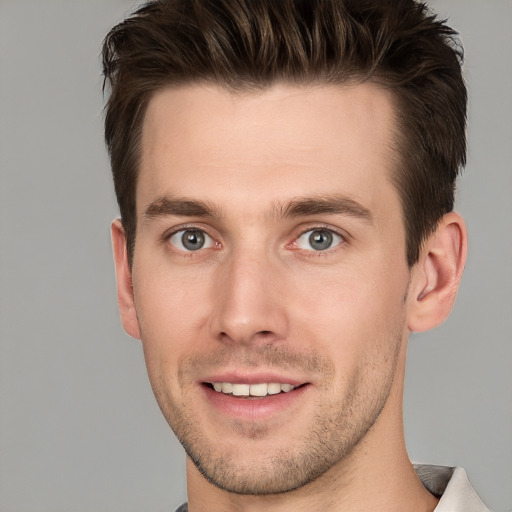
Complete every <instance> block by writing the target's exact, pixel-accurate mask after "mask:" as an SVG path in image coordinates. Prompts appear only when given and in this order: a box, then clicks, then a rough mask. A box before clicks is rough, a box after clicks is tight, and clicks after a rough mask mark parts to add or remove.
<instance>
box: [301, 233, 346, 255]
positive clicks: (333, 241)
mask: <svg viewBox="0 0 512 512" xmlns="http://www.w3.org/2000/svg"><path fill="white" fill-rule="evenodd" d="M341 242H343V238H342V237H341V236H340V235H338V234H337V233H335V232H334V231H331V230H330V229H311V230H310V231H306V232H305V233H303V234H302V235H301V236H300V237H299V238H297V242H296V245H297V247H298V248H299V249H306V250H309V251H311V250H313V251H325V250H327V249H331V248H332V247H336V246H337V245H339V244H340V243H341Z"/></svg>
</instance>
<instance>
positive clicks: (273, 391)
mask: <svg viewBox="0 0 512 512" xmlns="http://www.w3.org/2000/svg"><path fill="white" fill-rule="evenodd" d="M278 393H281V384H278V383H277V382H273V383H271V384H269V385H268V394H269V395H277V394H278Z"/></svg>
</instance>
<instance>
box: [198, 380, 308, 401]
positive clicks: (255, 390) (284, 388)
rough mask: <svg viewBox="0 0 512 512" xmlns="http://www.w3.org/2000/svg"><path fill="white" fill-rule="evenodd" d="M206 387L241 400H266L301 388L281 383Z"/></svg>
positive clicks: (219, 384) (211, 384) (209, 385)
mask: <svg viewBox="0 0 512 512" xmlns="http://www.w3.org/2000/svg"><path fill="white" fill-rule="evenodd" d="M205 385H206V386H208V387H209V388H210V389H213V390H215V391H216V392H217V393H221V394H223V395H229V396H234V397H240V398H264V397H266V396H271V395H278V394H280V393H289V392H290V391H293V390H294V389H297V388H300V387H302V386H304V385H305V384H302V385H300V386H293V385H292V384H286V383H284V384H281V383H279V382H269V383H266V382H262V383H257V384H233V383H231V382H205Z"/></svg>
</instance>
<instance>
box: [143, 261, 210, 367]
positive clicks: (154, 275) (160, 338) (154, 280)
mask: <svg viewBox="0 0 512 512" xmlns="http://www.w3.org/2000/svg"><path fill="white" fill-rule="evenodd" d="M151 270H152V271H151V272H144V271H143V269H141V271H140V272H139V273H137V272H135V269H134V275H133V281H134V296H135V305H136V309H137V316H138V320H139V324H140V329H141V338H142V343H143V345H144V352H145V355H146V358H147V360H149V361H148V362H150V361H153V360H155V359H158V360H159V361H160V362H161V363H162V364H164V363H165V362H166V361H168V360H175V359H177V358H178V357H179V356H180V354H181V353H182V352H183V351H186V350H187V347H190V341H191V339H195V340H197V339H198V338H201V337H202V335H205V333H204V332H203V330H204V328H205V327H206V326H207V323H208V322H207V320H208V317H209V305H210V303H211V299H210V291H209V290H210V287H209V286H208V283H207V280H205V279H204V276H201V275H199V274H198V273H195V274H193V273H186V274H185V275H184V273H183V272H169V271H168V270H165V271H158V269H156V270H155V268H154V267H153V268H152V269H151ZM139 276H140V279H139Z"/></svg>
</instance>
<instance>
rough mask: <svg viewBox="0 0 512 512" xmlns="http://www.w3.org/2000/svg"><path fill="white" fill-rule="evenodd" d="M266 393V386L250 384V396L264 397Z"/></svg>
mask: <svg viewBox="0 0 512 512" xmlns="http://www.w3.org/2000/svg"><path fill="white" fill-rule="evenodd" d="M267 392H268V384H251V389H250V390H249V393H250V395H251V396H266V395H267Z"/></svg>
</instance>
